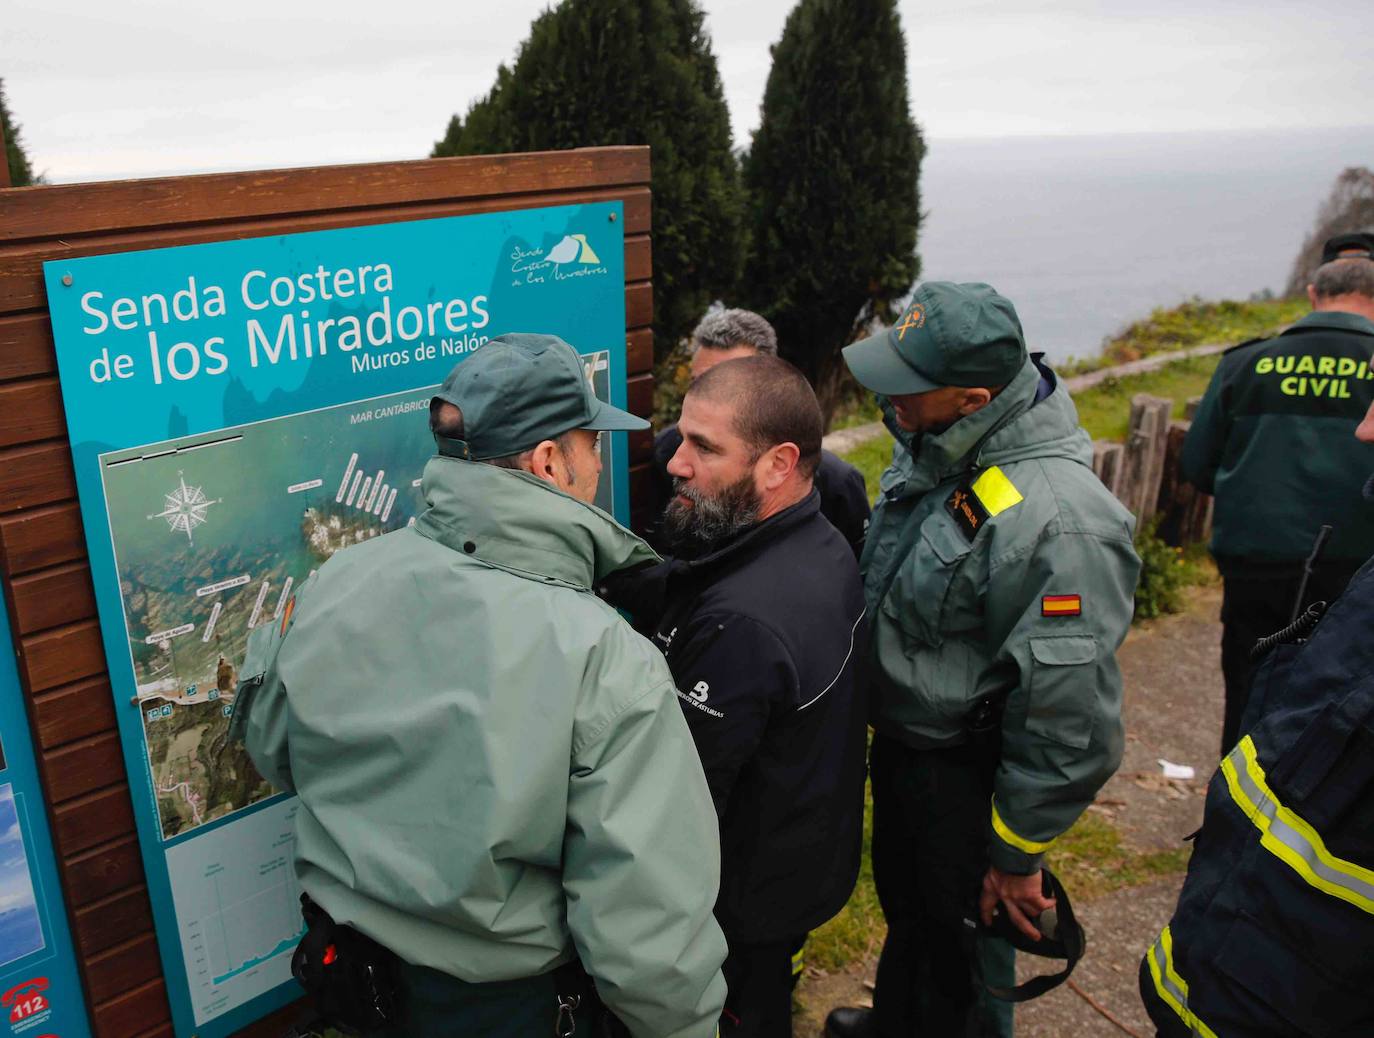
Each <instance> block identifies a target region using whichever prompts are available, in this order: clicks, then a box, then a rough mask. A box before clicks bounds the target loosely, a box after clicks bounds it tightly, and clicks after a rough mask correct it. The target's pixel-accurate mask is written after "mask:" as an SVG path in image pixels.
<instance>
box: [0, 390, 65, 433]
mask: <svg viewBox="0 0 1374 1038" xmlns="http://www.w3.org/2000/svg"><path fill="white" fill-rule="evenodd" d="M66 431H67V419H66V414H65V412H64V411H63V410H62V391H61V390H60V389H59V388H58V387H57V379H55V378H43V379H37V380H35V381H33V382H16V383H14V384H13V385H7V386H0V447H8V446H10V445H12V444H16V443H34V442H35V441H37V440H48V439H52V438H53V437H54V436H61V435H62V434H63V433H65V432H66Z"/></svg>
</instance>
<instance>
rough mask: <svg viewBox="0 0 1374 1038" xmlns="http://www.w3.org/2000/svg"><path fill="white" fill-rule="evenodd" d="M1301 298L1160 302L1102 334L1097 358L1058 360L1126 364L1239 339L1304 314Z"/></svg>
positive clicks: (1081, 368) (1071, 367)
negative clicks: (1110, 333) (1111, 332)
mask: <svg viewBox="0 0 1374 1038" xmlns="http://www.w3.org/2000/svg"><path fill="white" fill-rule="evenodd" d="M1308 309H1309V306H1308V302H1307V300H1306V299H1302V298H1297V299H1251V300H1247V301H1245V302H1237V301H1236V300H1231V299H1225V300H1221V301H1219V302H1205V301H1203V300H1201V299H1190V300H1188V301H1187V302H1186V303H1183V304H1181V305H1179V306H1175V307H1169V308H1165V307H1159V308H1157V309H1155V310H1153V311H1152V312H1151V313H1150V316H1148V317H1146V318H1143V319H1142V320H1139V321H1136V322H1134V323H1133V324H1130V325H1128V326H1127V327H1126V328H1125V329H1124V330H1122V331H1121V332H1119V333H1117V334H1116V335H1114V336H1112V337H1111V338H1109V339H1106V340H1105V341H1104V342H1103V344H1102V351H1101V352H1100V353H1099V354H1098V355H1097V356H1096V357H1087V358H1084V359H1082V360H1070V361H1069V362H1067V363H1066V364H1063V365H1060V367H1059V370H1060V371H1061V372H1062V373H1063V374H1064V375H1066V376H1067V375H1081V374H1083V373H1084V372H1086V371H1096V370H1098V369H1099V368H1109V367H1112V366H1113V365H1115V364H1126V363H1128V362H1130V361H1133V360H1140V359H1141V358H1142V357H1149V356H1152V355H1153V354H1156V353H1168V352H1170V351H1172V350H1182V349H1187V348H1188V347H1189V346H1202V345H1204V344H1206V343H1213V342H1227V343H1238V342H1244V341H1245V340H1246V339H1254V338H1257V337H1259V336H1269V335H1273V334H1274V333H1275V332H1277V331H1278V330H1279V329H1280V328H1282V327H1283V326H1284V325H1287V324H1292V323H1293V322H1294V321H1296V320H1297V319H1298V318H1300V317H1302V316H1303V315H1304V314H1306V313H1307V311H1308Z"/></svg>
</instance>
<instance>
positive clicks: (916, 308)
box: [897, 303, 926, 341]
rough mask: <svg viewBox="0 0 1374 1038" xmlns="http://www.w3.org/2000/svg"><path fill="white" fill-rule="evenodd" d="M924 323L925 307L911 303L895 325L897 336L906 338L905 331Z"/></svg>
mask: <svg viewBox="0 0 1374 1038" xmlns="http://www.w3.org/2000/svg"><path fill="white" fill-rule="evenodd" d="M925 323H926V308H925V307H924V306H922V305H921V304H920V303H912V304H911V309H910V310H908V311H907V312H906V314H905V315H903V317H902V320H901V323H899V324H898V325H897V338H898V340H899V341H900V340H901V339H905V338H906V333H907V332H909V331H911V329H913V328H921V327H923V326H924V325H925Z"/></svg>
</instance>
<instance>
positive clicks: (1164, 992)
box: [1149, 926, 1217, 1038]
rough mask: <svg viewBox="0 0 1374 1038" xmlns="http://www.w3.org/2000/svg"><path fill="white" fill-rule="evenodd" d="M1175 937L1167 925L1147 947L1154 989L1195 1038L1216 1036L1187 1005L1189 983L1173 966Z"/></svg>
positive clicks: (1215, 1037)
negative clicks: (1148, 948)
mask: <svg viewBox="0 0 1374 1038" xmlns="http://www.w3.org/2000/svg"><path fill="white" fill-rule="evenodd" d="M1173 950H1174V938H1173V934H1171V933H1170V932H1169V927H1167V926H1166V927H1165V928H1164V932H1163V933H1161V934H1160V935H1159V940H1157V941H1155V943H1154V945H1153V946H1152V947H1151V948H1150V954H1149V966H1150V977H1151V978H1152V979H1153V980H1154V983H1155V990H1156V991H1158V992H1159V997H1160V998H1162V999H1163V1000H1164V1002H1165V1004H1166V1005H1167V1006H1168V1007H1169V1008H1170V1009H1172V1010H1173V1011H1174V1012H1175V1013H1177V1014H1178V1018H1179V1019H1180V1020H1182V1021H1183V1023H1184V1024H1185V1025H1186V1026H1187V1028H1188V1032H1189V1033H1190V1034H1192V1035H1194V1036H1195V1038H1217V1033H1216V1032H1215V1031H1213V1030H1212V1029H1211V1028H1210V1027H1208V1026H1207V1025H1206V1024H1204V1023H1203V1022H1202V1021H1201V1020H1199V1019H1198V1017H1197V1014H1196V1013H1194V1012H1193V1011H1192V1010H1191V1009H1189V1008H1188V983H1187V981H1185V980H1184V979H1183V978H1182V977H1181V976H1179V973H1178V970H1176V969H1174V955H1173Z"/></svg>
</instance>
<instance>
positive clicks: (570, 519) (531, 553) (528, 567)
mask: <svg viewBox="0 0 1374 1038" xmlns="http://www.w3.org/2000/svg"><path fill="white" fill-rule="evenodd" d="M421 489H422V492H423V493H424V497H425V502H426V503H427V504H428V505H429V507H428V508H427V509H426V510H425V511H424V512H423V513H422V514H421V515H420V517H419V518H418V519H417V520H416V521H415V529H416V531H417V532H418V533H420V534H421V535H423V536H425V537H429V538H430V539H431V540H435V541H438V542H439V543H440V544H442V545H444V546H445V547H446V548H451V549H452V550H454V551H457V552H461V553H463V554H466V555H471V556H473V557H474V558H477V559H480V560H481V561H482V562H485V563H487V564H488V565H490V566H495V567H497V568H498V569H503V570H507V571H509V572H512V573H516V574H518V575H520V576H525V577H530V578H533V579H538V580H547V581H550V582H552V583H558V584H563V585H565V586H568V587H573V588H577V589H579V590H589V589H590V588H591V587H592V586H593V584H595V583H596V581H598V580H600V579H602V578H603V577H605V576H607V575H608V574H610V573H614V572H615V571H616V570H619V569H622V568H624V567H626V566H633V565H638V564H641V563H645V562H656V561H658V556H657V555H656V554H655V553H654V551H653V550H652V549H651V548H650V547H649V546H648V545H647V544H645V543H644V542H643V541H641V540H640V539H639V538H638V537H636V536H635V535H634V534H632V533H630V531H629V530H627V529H625V528H624V527H623V526H621V525H620V524H619V523H617V522H616V521H615V520H614V519H613V518H611V517H610V516H609V515H607V514H606V513H605V512H603V511H601V509H599V508H595V507H593V506H592V505H588V504H584V503H583V502H581V501H578V500H577V499H576V498H573V497H569V496H568V495H567V494H564V493H562V492H561V491H559V490H558V489H557V488H555V487H552V486H550V485H549V484H548V483H545V482H544V481H543V480H541V479H536V478H535V477H534V476H531V475H530V474H529V473H527V472H516V471H513V470H510V469H498V468H496V467H494V466H492V465H482V464H479V463H475V462H470V461H460V460H459V459H457V458H448V457H434V458H431V459H430V460H429V463H428V464H427V465H426V466H425V473H424V479H423V481H422V483H421Z"/></svg>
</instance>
